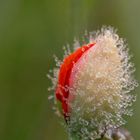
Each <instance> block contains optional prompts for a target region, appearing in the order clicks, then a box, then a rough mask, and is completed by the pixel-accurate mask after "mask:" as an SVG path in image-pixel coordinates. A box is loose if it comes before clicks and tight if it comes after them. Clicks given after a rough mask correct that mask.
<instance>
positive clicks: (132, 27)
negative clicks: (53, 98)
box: [0, 0, 140, 140]
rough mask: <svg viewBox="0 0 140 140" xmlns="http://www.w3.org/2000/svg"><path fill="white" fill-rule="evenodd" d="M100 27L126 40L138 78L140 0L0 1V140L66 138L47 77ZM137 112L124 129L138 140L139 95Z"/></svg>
mask: <svg viewBox="0 0 140 140" xmlns="http://www.w3.org/2000/svg"><path fill="white" fill-rule="evenodd" d="M102 25H112V26H114V27H116V28H118V33H119V35H120V36H122V37H124V38H126V39H127V42H128V44H129V47H130V51H131V52H132V53H133V54H134V58H133V62H134V63H135V66H136V69H137V71H136V73H135V74H136V77H137V80H140V62H139V61H140V54H139V51H140V1H139V0H58V1H57V0H56V1H55V0H50V1H49V0H0V140H67V135H66V133H65V130H64V128H63V127H62V126H61V125H60V124H59V122H58V119H57V117H56V116H55V115H54V113H53V111H52V109H51V103H50V102H49V101H48V94H49V93H48V91H47V88H48V86H49V85H50V81H49V80H48V79H47V78H46V74H47V73H48V70H49V69H51V68H53V66H54V61H53V57H52V55H53V54H56V55H57V56H59V57H60V58H61V57H62V53H63V51H62V46H63V45H66V44H67V43H69V44H72V43H73V39H74V37H81V36H82V34H83V33H84V31H85V30H86V29H87V30H88V31H92V30H96V29H99V28H100V27H101V26H102ZM139 90H140V88H137V89H136V91H135V92H137V94H138V92H139ZM134 113H135V114H134V116H133V117H132V118H128V119H127V120H128V123H127V125H126V127H127V128H128V129H129V130H130V131H131V132H132V134H133V136H134V137H135V139H136V140H138V139H140V97H139V95H138V98H137V102H136V103H135V105H134Z"/></svg>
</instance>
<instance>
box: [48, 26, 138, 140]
mask: <svg viewBox="0 0 140 140" xmlns="http://www.w3.org/2000/svg"><path fill="white" fill-rule="evenodd" d="M129 59H130V56H129V55H128V50H127V48H126V45H125V44H124V41H123V39H121V38H119V36H118V35H117V34H116V32H115V31H114V30H113V29H112V28H102V29H101V31H98V32H97V33H96V34H95V35H94V36H93V35H92V34H90V36H89V43H88V44H87V45H83V46H82V47H77V49H76V50H75V51H74V52H73V53H71V54H68V55H67V56H66V57H65V58H64V60H63V62H61V63H60V65H59V67H58V68H57V69H55V72H54V77H53V78H51V79H52V82H53V88H52V89H54V90H55V96H56V99H57V100H58V101H60V102H61V104H62V112H63V115H64V117H65V120H66V122H67V128H68V131H69V134H70V135H71V136H73V135H74V136H76V137H77V138H78V139H82V140H88V139H91V140H92V139H93V140H94V139H97V138H100V137H101V135H102V134H103V133H104V132H105V131H106V130H108V129H115V128H118V127H120V126H121V125H123V124H125V120H124V119H123V116H124V115H129V116H131V115H132V110H131V109H129V106H131V105H132V103H133V102H134V101H135V95H133V94H131V93H130V91H131V90H133V89H134V88H135V87H136V86H137V85H138V84H137V82H136V81H135V79H134V77H133V75H132V74H133V72H134V68H133V64H132V63H131V62H130V61H129Z"/></svg>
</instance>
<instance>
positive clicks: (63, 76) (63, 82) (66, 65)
mask: <svg viewBox="0 0 140 140" xmlns="http://www.w3.org/2000/svg"><path fill="white" fill-rule="evenodd" d="M94 45H95V43H91V44H88V45H85V46H82V47H81V48H79V49H77V50H76V51H75V52H74V53H72V54H70V55H69V56H67V57H66V58H65V59H64V61H63V64H62V65H61V67H60V71H59V77H58V84H57V89H56V92H55V93H56V98H57V99H58V100H59V101H60V102H61V103H62V108H63V114H64V116H65V117H68V113H69V112H70V107H69V106H68V103H67V99H68V98H69V89H68V87H69V78H70V75H71V71H72V68H73V65H74V63H76V62H77V61H78V60H79V58H80V57H81V56H82V55H83V54H84V53H85V52H86V51H87V50H88V49H89V48H91V47H92V46H94Z"/></svg>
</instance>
